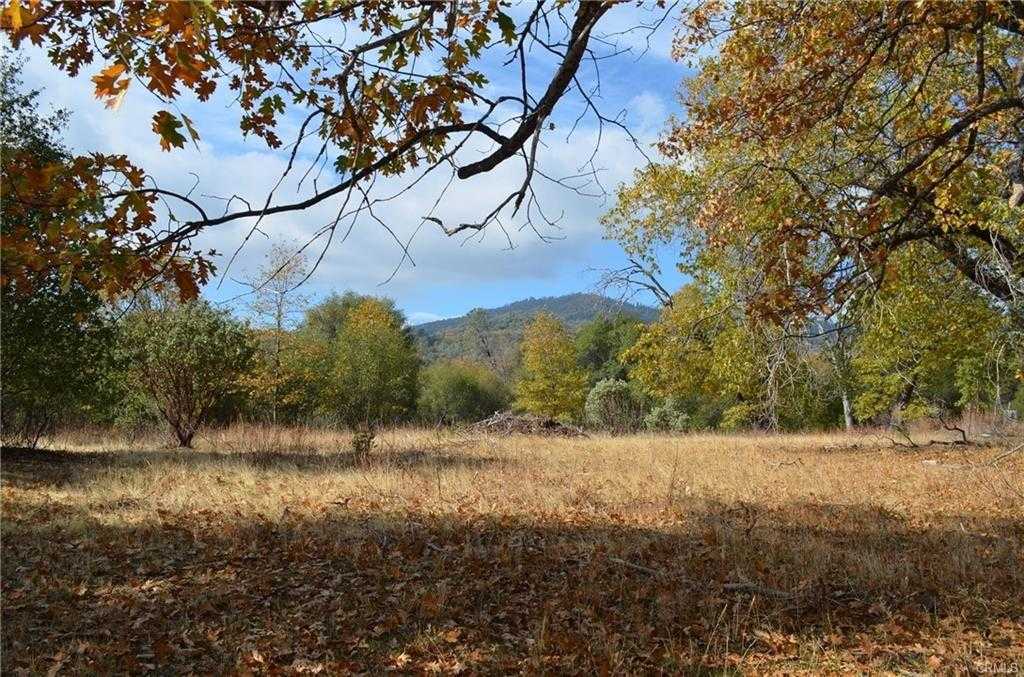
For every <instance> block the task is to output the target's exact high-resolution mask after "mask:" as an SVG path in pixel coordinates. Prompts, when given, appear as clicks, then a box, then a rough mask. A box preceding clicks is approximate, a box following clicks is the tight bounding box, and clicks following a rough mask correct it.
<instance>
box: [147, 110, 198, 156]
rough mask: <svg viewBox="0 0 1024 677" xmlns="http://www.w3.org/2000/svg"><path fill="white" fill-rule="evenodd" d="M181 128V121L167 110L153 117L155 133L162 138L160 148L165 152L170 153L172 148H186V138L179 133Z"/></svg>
mask: <svg viewBox="0 0 1024 677" xmlns="http://www.w3.org/2000/svg"><path fill="white" fill-rule="evenodd" d="M181 126H182V125H181V120H179V119H178V118H176V117H174V116H173V115H172V114H170V113H168V112H167V111H165V110H162V111H159V112H158V113H157V114H156V115H154V116H153V131H154V132H156V133H157V135H159V136H160V147H161V148H163V149H164V150H167V151H169V150H170V149H171V146H174V147H175V148H184V147H185V137H184V136H182V135H181V132H180V131H179V130H180V129H181ZM190 131H191V125H190Z"/></svg>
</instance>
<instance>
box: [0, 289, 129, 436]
mask: <svg viewBox="0 0 1024 677" xmlns="http://www.w3.org/2000/svg"><path fill="white" fill-rule="evenodd" d="M35 282H36V287H35V288H34V289H33V290H32V293H31V294H21V293H18V292H17V291H15V289H14V288H13V285H10V284H6V285H4V287H3V291H2V295H0V314H2V319H3V327H2V332H0V352H2V354H3V359H2V360H0V368H2V369H0V371H2V373H0V397H2V400H3V407H2V408H0V427H2V431H3V438H4V441H5V442H6V443H9V444H16V445H20V446H28V447H34V446H36V444H37V443H38V442H39V438H40V437H42V436H43V435H45V434H46V433H48V432H49V431H50V430H51V429H52V428H53V427H54V426H55V425H56V424H58V423H73V422H81V421H84V420H88V419H89V418H90V416H91V415H92V413H93V412H92V408H93V405H94V404H95V403H96V402H97V401H98V400H99V399H100V397H99V395H101V394H105V391H103V392H102V393H101V392H100V391H101V386H103V385H104V384H105V379H106V377H107V374H108V373H109V371H110V369H111V365H112V362H113V354H112V351H111V349H110V346H111V343H112V339H113V336H114V331H113V328H112V324H111V322H110V321H109V320H108V318H107V317H106V315H105V313H104V312H103V308H102V303H101V301H100V299H99V297H98V296H97V295H96V294H94V293H92V292H90V291H88V290H86V289H85V288H84V287H82V286H81V285H79V284H77V283H72V284H70V285H69V286H68V287H67V288H64V287H62V284H61V281H60V279H59V278H58V277H57V276H56V275H47V276H45V277H42V279H39V280H36V281H35Z"/></svg>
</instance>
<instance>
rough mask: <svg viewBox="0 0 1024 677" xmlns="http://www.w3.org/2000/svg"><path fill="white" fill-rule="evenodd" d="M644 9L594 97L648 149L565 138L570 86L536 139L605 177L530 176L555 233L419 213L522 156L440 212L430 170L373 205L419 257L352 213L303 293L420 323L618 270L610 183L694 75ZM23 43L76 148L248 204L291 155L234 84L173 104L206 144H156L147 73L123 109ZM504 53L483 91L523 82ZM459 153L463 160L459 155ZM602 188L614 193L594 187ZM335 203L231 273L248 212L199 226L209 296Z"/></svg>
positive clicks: (86, 73)
mask: <svg viewBox="0 0 1024 677" xmlns="http://www.w3.org/2000/svg"><path fill="white" fill-rule="evenodd" d="M526 9H527V6H526V5H518V6H514V7H513V12H514V13H521V12H523V11H526ZM650 12H651V8H646V7H636V6H633V5H620V6H617V7H615V8H613V9H612V10H611V11H610V12H609V14H608V15H607V16H606V17H604V18H603V19H602V21H601V23H599V24H598V30H597V32H596V34H597V36H598V37H602V38H605V39H607V40H613V41H615V42H616V43H617V44H618V45H620V46H623V47H624V46H631V47H632V48H633V51H632V52H631V53H626V54H621V55H619V56H616V57H614V58H612V59H607V60H604V61H602V63H601V70H600V95H599V98H598V99H597V103H598V105H599V107H600V108H601V109H602V111H603V112H604V114H605V115H607V116H609V117H615V116H616V115H618V114H620V112H621V113H622V114H623V115H624V123H625V124H626V126H628V128H629V129H630V130H631V131H632V132H633V134H634V135H635V136H636V137H637V138H638V139H639V141H640V144H641V147H642V148H643V149H644V152H641V151H640V150H637V149H636V148H635V147H634V145H633V142H632V141H631V140H630V139H629V138H628V136H627V135H626V134H625V133H623V132H621V131H618V130H616V129H614V128H609V127H608V126H605V128H604V130H603V131H602V130H599V129H598V126H597V124H596V121H595V120H593V119H589V118H588V119H585V120H584V121H583V122H582V123H580V125H579V126H578V127H577V128H576V129H575V130H574V132H573V134H572V136H571V137H569V136H568V131H569V129H570V128H571V126H572V124H573V121H574V120H575V119H576V117H577V116H578V114H579V112H580V107H581V106H582V98H581V97H580V96H579V95H578V94H577V93H574V92H570V93H569V94H567V95H566V96H565V97H564V98H563V99H562V100H561V101H560V102H559V104H558V105H557V106H556V108H555V111H554V113H553V115H552V117H551V118H550V120H549V121H550V122H552V123H554V130H549V131H545V132H544V134H543V135H542V137H541V144H540V148H539V151H538V157H539V166H541V167H543V168H544V169H545V171H546V172H547V173H548V174H550V175H552V176H568V175H572V174H576V173H578V172H579V170H580V168H581V167H582V166H584V165H585V164H586V162H587V160H588V158H589V157H590V155H591V153H592V152H593V150H594V147H595V145H597V155H596V156H595V158H594V161H593V163H594V166H595V167H596V168H597V169H598V170H599V173H598V177H599V179H600V184H601V187H602V188H598V187H597V186H594V185H590V186H587V187H586V189H584V190H582V191H580V192H581V193H583V194H578V193H577V192H574V191H571V190H567V189H565V188H563V187H561V186H558V185H555V184H553V183H551V182H548V181H543V180H541V181H536V182H535V186H536V188H537V192H538V194H539V196H540V198H541V200H542V206H543V208H544V210H545V212H546V213H547V214H548V216H550V217H552V218H558V228H557V229H554V230H551V229H549V230H545V231H543V234H544V235H546V236H548V237H546V238H541V237H539V236H538V235H537V234H536V233H534V232H533V231H531V230H530V229H523V230H518V229H517V227H518V226H519V225H521V223H519V222H516V223H511V224H509V225H508V227H507V230H508V233H509V236H508V237H506V235H505V234H504V233H502V232H501V230H500V229H498V228H493V227H491V228H488V229H487V230H486V231H484V232H483V233H482V234H480V235H477V236H474V237H467V236H465V235H463V236H461V237H460V236H456V237H454V238H450V237H447V236H445V235H444V234H443V233H442V232H441V231H440V229H438V228H437V227H436V226H434V225H433V224H431V223H430V222H424V221H423V218H422V217H423V216H424V215H428V214H429V215H433V216H436V217H438V218H440V219H442V220H443V221H444V222H445V223H446V224H453V223H459V222H462V221H479V220H480V219H481V218H482V216H483V215H484V214H486V213H487V212H488V211H490V209H491V208H492V207H493V205H495V204H497V202H499V201H500V200H501V199H502V198H503V197H504V196H505V195H507V194H508V193H509V192H510V191H511V190H512V189H513V188H514V187H515V186H517V185H518V184H519V183H520V182H521V181H522V162H521V161H516V160H511V161H508V162H506V163H503V164H502V165H500V166H499V167H498V168H497V169H496V170H493V171H491V172H488V173H485V174H483V175H480V176H478V177H474V178H473V179H470V180H468V181H464V182H463V181H456V182H455V184H453V186H452V187H451V188H450V189H449V190H448V192H447V193H445V198H444V199H443V200H442V202H441V203H440V204H438V205H437V207H436V208H434V202H435V200H436V199H437V196H438V194H439V193H440V191H441V189H442V188H443V186H444V184H445V183H446V182H447V177H446V176H442V175H440V174H438V175H437V176H434V175H431V176H430V177H428V179H426V180H424V181H422V182H421V183H419V184H417V185H416V186H415V187H414V188H412V189H411V190H409V191H408V192H405V193H403V194H402V195H401V196H400V197H398V198H397V199H395V200H392V201H390V202H387V203H383V204H382V205H381V206H380V208H379V209H377V210H376V211H377V216H379V217H380V218H381V219H382V220H383V221H384V222H386V223H387V224H388V225H389V226H390V227H391V228H392V229H393V230H394V232H395V234H396V236H397V237H398V238H399V239H400V240H402V241H403V242H405V241H408V242H409V243H410V244H409V246H408V251H409V253H410V256H411V259H412V261H409V260H408V259H406V258H404V255H403V251H402V248H401V247H400V246H399V245H398V244H397V243H396V241H395V239H393V238H392V237H391V236H390V235H389V234H388V233H387V232H386V231H385V230H384V229H383V228H382V227H381V226H380V225H379V224H378V223H377V222H376V221H374V219H373V218H371V217H370V216H369V215H364V216H363V217H361V218H359V219H357V220H356V221H355V223H354V224H353V225H352V229H351V232H350V234H349V235H348V237H347V238H344V240H343V241H339V240H340V239H341V238H340V237H338V238H336V239H335V241H334V242H332V244H331V246H330V247H329V249H328V250H327V253H326V255H325V257H324V259H323V261H322V262H321V263H320V265H319V266H318V268H317V270H316V271H315V272H314V273H313V276H312V277H311V278H310V280H309V281H308V282H307V283H306V287H305V289H304V293H305V295H307V296H309V297H312V298H313V299H314V300H315V299H316V298H321V297H323V296H325V295H328V294H330V293H332V292H335V291H337V292H342V291H345V290H354V291H357V292H359V293H364V294H373V295H381V296H388V297H390V298H392V299H394V300H395V302H396V303H397V305H398V307H399V308H400V309H402V310H403V311H404V312H405V314H406V316H407V317H408V318H409V320H410V322H411V323H413V324H416V323H421V322H427V321H430V320H434V319H440V318H444V317H455V316H459V315H462V314H464V313H466V312H468V311H469V310H471V309H473V308H478V307H484V308H489V307H495V306H500V305H503V304H505V303H509V302H512V301H515V300H518V299H522V298H526V297H530V296H535V297H539V296H554V295H561V294H567V293H572V292H581V291H582V292H586V291H594V290H595V289H596V285H597V282H598V279H599V277H600V272H599V271H600V270H602V269H608V268H615V267H620V266H622V265H624V264H625V262H626V261H625V255H624V254H623V252H622V251H621V249H620V248H619V246H618V245H617V244H616V243H615V242H611V241H607V240H604V239H603V237H602V236H603V227H602V226H601V224H600V218H601V215H602V214H603V213H604V212H606V211H607V210H608V209H610V208H611V206H612V204H613V195H614V190H615V187H616V186H618V185H619V184H621V183H622V182H626V181H628V180H629V179H630V177H631V176H632V173H633V171H634V169H636V168H637V167H640V166H642V165H643V164H644V163H645V162H647V159H646V158H645V155H646V156H647V158H656V157H657V152H656V150H655V149H654V148H653V147H652V144H653V143H654V142H655V141H656V140H657V138H658V136H659V134H660V132H661V131H662V130H663V129H664V127H665V124H666V121H667V120H668V118H669V116H670V115H672V114H679V107H678V103H677V97H676V92H677V91H678V87H679V84H680V82H681V80H682V79H683V78H684V76H686V75H687V74H688V71H687V70H686V68H685V66H684V65H683V64H680V63H677V62H676V61H674V60H672V58H671V55H670V51H671V41H672V36H673V31H674V28H675V27H674V25H673V22H672V21H671V20H669V21H666V22H664V23H663V24H662V25H661V27H660V28H659V29H658V30H657V31H656V32H654V33H653V34H652V35H651V36H650V44H649V47H648V42H647V34H646V32H643V33H641V32H638V31H635V32H632V33H625V34H621V33H620V32H621V31H623V30H624V29H627V28H629V27H631V26H635V25H636V24H637V20H638V19H642V20H646V21H649V20H650V19H651V16H652V15H651V13H650ZM5 48H7V46H6V45H5ZM25 54H26V56H27V61H26V63H25V65H24V72H23V73H22V79H23V80H24V81H25V82H26V83H27V84H29V85H30V86H32V87H38V88H41V89H42V95H41V97H40V98H41V101H42V102H43V106H44V107H48V106H54V107H58V108H65V109H68V110H69V111H71V121H70V125H69V128H68V130H67V136H66V138H65V141H66V143H67V145H68V146H69V147H70V148H72V149H73V150H75V151H79V152H87V151H102V152H116V153H125V154H127V155H128V157H129V158H130V159H132V160H133V161H135V162H136V163H137V164H139V165H140V166H142V167H144V168H145V169H146V170H147V171H148V172H149V173H150V174H152V175H153V177H154V178H155V179H156V180H157V181H158V182H159V184H160V185H161V186H162V187H165V188H171V189H179V190H181V191H182V192H185V191H188V190H189V189H190V188H191V187H192V185H193V184H194V183H195V182H196V179H195V177H194V176H193V174H195V175H198V177H199V183H198V187H197V188H196V190H195V193H194V194H195V195H215V196H230V195H235V194H237V195H240V196H242V197H245V198H246V199H248V200H249V201H250V202H251V203H253V204H254V205H261V204H262V203H263V201H264V200H265V199H266V195H267V192H268V190H270V188H271V187H272V186H273V185H274V183H275V182H276V181H277V180H278V178H279V176H280V174H281V172H282V170H283V169H284V167H285V165H286V163H287V153H288V152H289V151H288V150H284V149H278V150H274V149H269V148H267V146H266V145H265V143H264V142H263V141H262V140H260V139H257V138H248V139H247V138H244V137H243V136H242V134H241V132H240V131H239V129H238V117H239V111H238V109H237V107H236V106H234V105H233V104H232V102H231V101H230V98H229V97H228V96H227V92H224V91H219V92H218V93H217V94H215V95H214V97H213V99H212V100H211V101H210V102H207V103H199V102H197V101H189V100H188V99H187V98H183V99H182V100H181V101H180V106H181V111H182V112H184V113H186V114H188V115H189V117H190V118H191V119H192V120H193V121H194V122H195V123H196V125H197V127H198V131H199V134H200V136H201V141H200V142H199V144H198V148H196V147H193V146H192V145H191V144H190V145H187V146H186V148H184V149H175V150H174V151H172V152H170V153H168V152H163V151H161V150H160V147H159V144H158V142H157V139H156V137H155V135H154V134H153V133H152V131H151V129H150V125H151V118H152V116H153V114H154V113H155V112H156V111H157V110H160V109H162V108H165V107H166V106H165V105H164V104H162V103H161V102H160V101H158V100H157V99H156V97H154V96H153V95H152V94H150V93H149V92H147V91H146V90H145V89H144V88H143V87H141V86H139V83H137V82H136V83H133V84H132V86H131V87H130V88H129V91H128V94H127V96H126V97H125V100H124V101H123V103H122V105H121V106H120V108H118V109H117V110H108V109H106V108H105V107H104V105H103V103H102V102H100V101H98V100H96V99H95V97H94V95H93V85H92V83H91V82H90V80H89V78H90V77H91V76H92V75H94V74H95V73H96V72H98V71H99V70H100V69H101V68H102V67H103V65H104V64H102V63H100V62H94V63H93V64H92V65H91V66H90V67H88V68H86V69H83V72H82V73H81V74H80V75H79V76H78V77H77V78H69V77H68V76H67V75H65V74H63V73H61V72H60V71H58V70H57V69H56V68H54V67H53V66H51V65H50V64H49V62H48V60H47V59H46V56H45V54H43V53H42V52H41V51H39V50H35V49H34V48H28V49H27V50H25ZM500 56H501V55H500V54H495V55H493V56H489V57H487V58H486V59H485V60H484V62H483V63H482V68H481V70H483V71H484V73H485V74H486V75H487V76H488V78H489V80H490V84H489V88H491V89H493V90H494V91H495V92H498V91H501V90H502V89H503V87H504V88H507V86H508V85H509V84H514V83H513V81H512V80H511V78H512V77H514V76H515V75H516V74H515V73H509V71H508V69H507V68H505V67H503V66H502V63H501V62H502V59H501V58H500ZM553 65H554V63H553V61H551V59H550V57H549V56H548V55H547V54H546V53H542V52H540V51H539V50H537V51H534V52H533V53H532V54H531V56H530V69H531V74H532V79H531V80H530V83H531V85H532V86H531V89H532V90H533V91H534V92H535V93H537V94H538V95H539V92H540V91H542V88H543V87H545V86H546V85H547V80H546V79H545V78H544V77H543V76H544V74H545V71H546V69H547V72H550V70H549V69H550V68H552V67H553ZM583 73H584V75H583V77H582V78H581V80H582V82H583V83H584V86H585V87H587V88H590V87H591V86H593V85H594V84H595V83H596V80H595V79H594V75H593V73H592V70H590V69H584V71H583ZM218 89H219V90H225V89H226V88H225V87H223V86H222V87H219V88H218ZM301 114H302V113H301V111H298V110H296V111H294V113H292V114H291V116H290V117H288V118H286V119H285V120H283V121H282V124H281V127H280V133H279V136H281V138H282V139H288V138H289V134H288V131H289V130H291V131H292V136H294V135H295V132H297V129H298V125H299V124H300V120H301ZM599 133H600V135H601V136H600V143H599V144H597V139H598V135H599ZM316 150H317V149H316V147H315V144H313V143H309V144H308V149H307V148H305V147H304V148H303V150H302V151H301V152H300V153H299V155H298V161H299V162H301V161H302V160H304V159H305V160H306V161H307V162H310V161H312V160H313V158H314V156H315V152H316ZM484 150H485V148H483V147H480V148H471V149H468V151H467V153H469V154H473V153H475V154H480V153H482V152H484ZM307 153H308V155H307ZM462 159H463V161H465V158H464V156H463V158H462ZM322 180H323V181H324V183H323V184H321V186H323V185H328V184H327V181H329V180H330V177H323V179H322ZM289 181H290V180H289ZM389 181H390V180H386V181H382V182H380V184H379V185H377V186H375V190H377V191H379V193H378V194H380V195H383V194H387V193H388V192H389V190H390V191H391V192H397V191H398V190H399V189H400V188H402V187H403V186H404V185H405V184H406V183H408V179H406V181H404V182H402V183H399V182H391V183H389ZM307 188H308V184H307ZM297 189H298V186H297V184H293V183H289V182H288V181H286V182H285V183H283V184H282V185H281V187H280V188H278V192H277V195H278V196H280V197H281V199H282V200H283V201H292V200H293V199H294V198H295V195H296V190H297ZM602 192H604V193H605V194H604V195H601V194H600V193H602ZM306 194H308V192H307V193H306ZM201 199H202V200H203V201H204V206H206V207H207V208H208V210H212V211H215V212H220V211H222V210H223V206H220V205H222V204H223V203H222V202H218V201H217V200H215V199H213V198H205V197H204V198H201ZM235 206H236V207H238V206H239V205H238V203H236V205H235ZM338 206H339V205H338V204H337V203H335V202H332V201H331V200H327V201H325V202H323V203H321V204H319V205H317V206H315V207H313V208H311V209H308V210H304V211H302V212H292V213H289V214H282V215H278V216H276V217H273V218H268V219H266V220H264V222H263V223H261V225H260V230H261V231H263V233H265V235H264V234H256V235H254V236H253V237H252V238H251V239H250V240H249V241H247V242H245V245H244V247H242V249H241V251H240V253H239V254H238V256H237V258H236V259H235V260H234V261H233V262H232V264H231V266H230V268H229V269H228V268H227V265H226V264H227V260H228V258H229V257H230V256H231V254H232V253H233V252H235V250H236V249H237V248H238V247H239V245H240V244H242V243H243V241H244V240H245V236H246V234H247V233H248V231H249V230H250V228H251V226H252V222H236V223H233V224H224V225H221V226H216V227H214V228H211V229H210V230H208V231H207V232H205V233H204V234H203V235H201V236H200V238H198V240H197V241H196V245H197V248H201V249H204V250H205V249H209V248H215V249H216V250H217V251H219V252H221V253H222V256H221V257H220V258H219V259H218V260H217V264H218V268H219V271H218V276H217V278H215V279H214V280H213V281H211V283H210V284H208V285H207V287H206V288H205V289H204V290H203V294H204V295H205V296H206V297H207V298H209V299H211V300H212V301H214V302H216V303H224V304H229V303H232V299H237V297H238V296H239V294H240V293H242V292H243V290H244V287H242V286H241V285H239V284H238V283H237V282H236V281H237V280H240V279H245V278H246V277H248V276H250V275H253V274H254V273H255V271H256V270H257V269H258V267H259V266H260V265H261V263H263V261H264V257H265V256H266V252H267V251H268V250H269V248H270V246H271V244H272V243H275V242H276V243H280V244H282V245H284V246H298V245H299V244H302V243H304V242H306V241H307V240H308V239H309V237H310V236H311V234H312V233H313V232H315V230H316V229H317V228H318V227H320V226H322V225H324V224H325V223H327V222H329V221H331V220H333V218H334V216H335V215H336V213H337V209H338ZM179 216H181V217H187V216H188V214H186V213H180V214H179ZM520 221H521V219H520ZM346 227H347V224H346ZM509 238H510V239H511V242H512V247H511V248H510V247H509ZM317 251H318V248H317ZM661 258H662V270H663V282H664V283H665V284H666V286H667V287H669V288H670V289H674V288H676V287H678V286H679V285H680V284H682V282H683V279H682V278H681V276H680V275H679V274H678V273H676V272H675V270H674V267H673V252H672V251H670V250H666V251H664V252H662V257H661ZM396 268H397V272H395V270H396ZM225 269H226V270H225ZM634 300H636V301H638V302H642V303H650V304H652V305H653V304H654V299H653V298H650V297H648V296H644V295H643V294H641V295H639V296H637V297H636V298H635V299H634ZM234 303H235V304H236V305H241V304H238V302H237V301H235V302H234Z"/></svg>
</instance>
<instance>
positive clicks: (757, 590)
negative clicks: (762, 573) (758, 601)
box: [722, 581, 795, 599]
mask: <svg viewBox="0 0 1024 677" xmlns="http://www.w3.org/2000/svg"><path fill="white" fill-rule="evenodd" d="M722 589H724V590H725V591H726V592H749V593H751V594H755V595H763V596H765V597H774V598H776V599H792V598H793V597H795V595H794V594H793V593H791V592H786V591H785V590H776V589H775V588H766V587H764V586H763V585H758V584H757V583H752V582H750V581H737V582H735V583H724V584H722Z"/></svg>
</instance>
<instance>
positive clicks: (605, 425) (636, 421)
mask: <svg viewBox="0 0 1024 677" xmlns="http://www.w3.org/2000/svg"><path fill="white" fill-rule="evenodd" d="M583 411H584V416H585V418H586V421H587V424H588V425H591V426H593V427H595V428H601V429H604V430H611V431H613V432H620V433H621V432H628V431H631V430H636V429H637V428H639V427H640V424H641V422H642V420H643V404H642V402H641V401H640V398H638V397H637V396H636V394H635V393H634V392H633V389H632V388H631V387H630V385H629V384H628V383H626V382H625V381H623V380H621V379H615V378H606V379H602V380H600V381H598V382H597V383H596V384H595V385H594V387H593V388H591V389H590V392H589V393H588V394H587V402H586V404H585V405H584V407H583Z"/></svg>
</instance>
